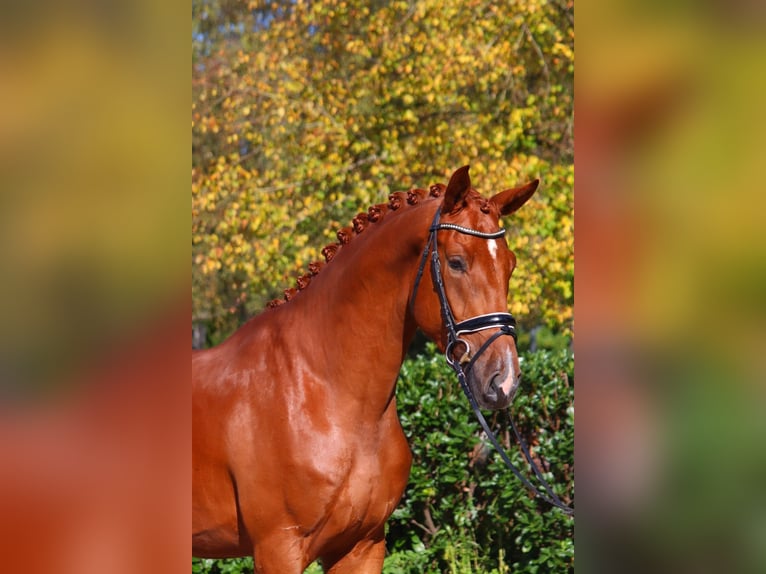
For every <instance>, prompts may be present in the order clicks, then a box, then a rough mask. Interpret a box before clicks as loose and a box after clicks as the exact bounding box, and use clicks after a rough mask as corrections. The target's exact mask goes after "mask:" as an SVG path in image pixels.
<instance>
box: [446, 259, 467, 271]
mask: <svg viewBox="0 0 766 574" xmlns="http://www.w3.org/2000/svg"><path fill="white" fill-rule="evenodd" d="M447 265H449V268H450V269H452V270H453V271H462V272H465V271H466V270H467V269H468V268H467V266H466V264H465V260H464V259H463V258H462V257H450V258H449V259H447Z"/></svg>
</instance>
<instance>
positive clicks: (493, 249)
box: [487, 239, 497, 263]
mask: <svg viewBox="0 0 766 574" xmlns="http://www.w3.org/2000/svg"><path fill="white" fill-rule="evenodd" d="M487 243H488V244H489V254H490V255H491V256H492V261H494V262H495V263H497V239H490V240H488V241H487Z"/></svg>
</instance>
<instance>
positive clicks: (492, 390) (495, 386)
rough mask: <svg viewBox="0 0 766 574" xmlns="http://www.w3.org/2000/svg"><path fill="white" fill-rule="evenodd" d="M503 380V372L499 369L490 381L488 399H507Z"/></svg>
mask: <svg viewBox="0 0 766 574" xmlns="http://www.w3.org/2000/svg"><path fill="white" fill-rule="evenodd" d="M503 380H504V377H503V374H502V373H501V372H499V371H498V372H496V373H495V374H493V375H492V378H491V379H490V381H489V387H488V389H487V393H486V395H487V399H489V400H491V401H498V400H503V399H505V397H506V394H505V391H504V390H503V387H502V383H503Z"/></svg>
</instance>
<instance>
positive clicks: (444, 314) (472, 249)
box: [412, 166, 539, 409]
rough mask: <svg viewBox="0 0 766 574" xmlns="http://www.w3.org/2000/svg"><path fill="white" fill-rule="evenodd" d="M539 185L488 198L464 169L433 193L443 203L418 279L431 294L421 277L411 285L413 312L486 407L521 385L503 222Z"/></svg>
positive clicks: (510, 257)
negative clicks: (441, 198) (458, 368)
mask: <svg viewBox="0 0 766 574" xmlns="http://www.w3.org/2000/svg"><path fill="white" fill-rule="evenodd" d="M538 183H539V182H538V180H534V181H532V182H530V183H527V184H525V185H522V186H519V187H515V188H512V189H506V190H505V191H501V192H500V193H498V194H496V195H494V196H492V197H491V198H489V199H486V198H484V197H482V196H481V195H479V194H478V193H477V192H476V191H475V190H474V189H472V188H471V179H470V177H469V175H468V166H464V167H462V168H460V169H458V170H457V171H456V172H455V173H454V174H453V175H452V177H451V178H450V181H449V184H448V185H447V187H446V188H444V186H432V188H431V194H432V195H442V196H443V200H442V202H441V205H440V206H439V207H437V210H436V213H435V215H434V220H433V223H432V225H431V228H430V231H429V232H430V238H429V247H428V248H427V249H426V250H424V253H423V259H422V260H421V266H420V270H419V275H420V274H423V278H424V279H423V283H424V284H427V282H429V283H431V284H432V285H433V289H428V288H422V289H420V290H419V291H418V289H417V285H418V282H419V280H420V277H419V278H418V279H417V280H416V285H415V289H414V291H415V293H413V297H412V302H413V305H412V313H413V316H414V319H415V322H416V323H417V325H418V327H420V329H421V330H422V331H423V332H424V333H425V334H426V335H427V336H428V337H429V338H431V339H432V340H434V341H435V342H436V343H437V346H438V347H439V348H440V349H441V350H442V351H443V352H445V354H446V356H447V360H448V361H449V362H450V363H453V364H456V365H460V368H462V369H463V371H464V372H465V375H466V380H467V382H468V384H469V386H470V388H471V391H472V393H473V395H474V397H475V398H476V400H477V402H478V403H479V405H480V406H482V407H483V408H487V409H503V408H506V407H507V406H508V405H509V404H510V403H511V401H512V400H513V397H514V395H515V393H516V390H517V388H518V385H519V380H520V371H519V358H518V351H517V347H516V335H515V321H514V319H513V317H512V316H511V315H510V314H509V313H508V312H507V300H508V282H509V281H510V278H511V273H512V272H513V270H514V268H515V266H516V256H515V255H514V253H513V252H512V251H511V250H510V249H509V248H508V244H507V243H506V241H505V239H504V237H503V233H504V230H502V229H501V225H500V218H501V217H502V216H506V215H509V214H511V213H513V212H515V211H516V210H518V209H519V208H520V207H521V206H522V205H524V203H526V201H527V200H528V199H529V198H530V197H532V194H533V193H534V192H535V190H536V189H537V185H538ZM434 253H435V254H436V256H434ZM427 258H430V265H428V264H426V259H427ZM426 268H427V274H426V273H424V269H426ZM429 275H430V281H429V280H428V276H429ZM424 287H425V285H424ZM502 335H508V336H502Z"/></svg>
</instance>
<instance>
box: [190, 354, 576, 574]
mask: <svg viewBox="0 0 766 574" xmlns="http://www.w3.org/2000/svg"><path fill="white" fill-rule="evenodd" d="M520 361H521V369H522V373H523V382H522V389H520V391H519V394H518V395H517V397H516V399H515V401H514V403H513V405H512V407H511V409H510V410H509V411H499V412H496V413H493V414H492V415H491V416H490V417H489V419H488V420H489V423H490V425H491V426H492V428H493V430H494V431H495V432H496V434H497V436H498V438H499V440H500V441H501V443H504V444H505V446H506V447H507V450H508V453H509V456H510V457H511V460H513V462H514V464H516V465H517V466H518V467H519V468H520V469H521V470H522V471H523V472H525V474H527V475H531V471H530V470H529V469H528V466H527V464H526V463H525V462H524V460H523V456H522V455H521V453H520V452H519V451H518V449H517V448H516V445H515V444H514V443H513V441H512V440H511V438H510V436H509V429H510V427H509V426H508V421H509V417H510V416H513V417H514V421H515V422H516V425H517V427H518V429H519V431H520V432H521V434H522V435H523V436H524V438H525V440H526V441H527V443H528V444H529V445H530V447H531V448H532V451H533V454H534V455H535V456H538V457H540V458H541V459H542V460H543V461H544V468H543V472H544V476H545V478H546V480H547V481H548V482H549V483H550V484H551V486H552V487H553V488H554V490H555V491H556V493H557V494H558V495H559V496H560V497H562V499H564V500H565V501H570V500H571V497H572V496H573V494H574V465H573V460H574V458H573V453H574V432H573V429H574V407H573V398H574V379H573V368H574V361H573V357H572V355H571V354H570V353H569V352H568V351H566V350H555V351H550V350H542V351H537V352H534V353H524V354H523V355H522V356H521V357H520ZM397 401H398V409H399V415H400V418H401V421H402V427H403V428H404V432H405V433H406V435H407V438H408V439H409V442H410V446H411V448H412V452H413V456H414V460H413V465H412V472H411V474H410V481H409V484H408V486H407V490H406V492H405V494H404V497H403V499H402V501H401V503H400V504H399V506H398V508H397V509H396V510H395V511H394V513H393V515H392V516H391V518H390V519H389V521H388V533H387V536H386V540H387V544H388V556H387V558H386V562H385V566H384V570H383V571H384V573H386V574H437V573H438V574H441V573H450V574H468V573H488V574H503V573H509V572H513V573H514V574H525V573H529V574H539V573H545V572H555V573H557V574H559V573H562V572H572V571H574V540H573V530H574V519H572V518H570V517H567V516H565V515H564V514H563V513H562V512H560V511H559V510H556V509H554V508H552V507H550V506H549V505H548V504H547V503H545V502H542V501H539V500H538V499H534V498H532V497H531V495H530V494H529V493H528V492H527V490H526V489H525V488H524V487H523V485H522V484H521V483H520V482H519V480H518V479H517V478H516V477H515V476H513V474H512V473H511V472H510V471H509V470H508V469H507V468H506V467H505V466H504V464H503V462H502V460H500V457H499V456H497V455H496V453H495V452H494V451H493V450H492V447H491V446H490V445H489V443H488V442H486V441H485V440H484V439H483V434H482V433H481V429H480V427H479V424H478V422H477V421H476V420H475V417H474V415H473V412H472V411H471V408H470V405H469V404H468V401H467V399H466V398H465V396H464V395H463V392H462V390H461V389H460V385H459V383H458V381H457V378H456V377H455V375H454V374H453V373H452V371H451V370H450V369H449V367H448V366H447V364H446V362H445V360H444V358H443V356H441V355H440V354H439V353H438V352H437V351H436V349H435V347H434V346H433V344H431V343H429V344H428V345H427V347H426V351H425V354H422V355H418V356H417V357H415V358H411V359H407V360H406V361H405V363H404V365H403V366H402V369H401V373H400V380H399V383H398V385H397ZM548 465H549V468H548ZM533 482H534V481H533ZM193 572H199V573H222V574H223V573H230V572H231V573H239V572H243V573H245V572H252V560H251V559H238V560H231V561H227V560H196V559H195V560H194V561H193ZM308 572H311V573H312V574H313V573H315V572H319V568H318V566H317V565H316V564H313V565H312V566H311V567H310V569H309V570H308Z"/></svg>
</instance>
